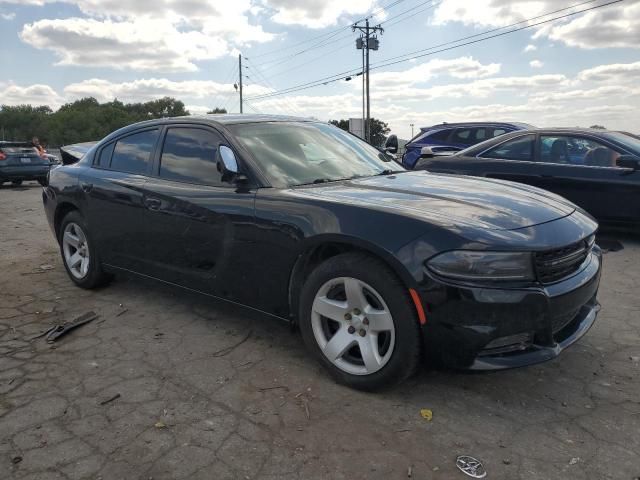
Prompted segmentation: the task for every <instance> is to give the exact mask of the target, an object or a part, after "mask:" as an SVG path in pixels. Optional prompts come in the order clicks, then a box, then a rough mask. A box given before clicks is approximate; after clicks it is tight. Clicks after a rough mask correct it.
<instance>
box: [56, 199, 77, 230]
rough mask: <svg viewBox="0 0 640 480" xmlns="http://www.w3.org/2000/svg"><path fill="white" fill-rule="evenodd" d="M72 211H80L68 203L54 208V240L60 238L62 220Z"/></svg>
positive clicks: (65, 202)
mask: <svg viewBox="0 0 640 480" xmlns="http://www.w3.org/2000/svg"><path fill="white" fill-rule="evenodd" d="M74 210H76V211H80V209H79V208H78V206H77V205H75V204H74V203H72V202H69V201H64V202H62V203H60V204H59V205H58V206H57V207H56V211H55V213H54V216H53V226H54V229H55V234H56V239H58V238H59V237H60V226H61V224H62V219H63V218H64V217H66V216H67V214H68V213H69V212H72V211H74Z"/></svg>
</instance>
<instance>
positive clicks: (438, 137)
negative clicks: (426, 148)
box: [429, 130, 451, 142]
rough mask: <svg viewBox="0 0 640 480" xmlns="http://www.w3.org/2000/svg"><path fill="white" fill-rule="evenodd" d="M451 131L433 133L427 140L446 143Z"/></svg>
mask: <svg viewBox="0 0 640 480" xmlns="http://www.w3.org/2000/svg"><path fill="white" fill-rule="evenodd" d="M450 133H451V130H440V131H439V132H435V133H433V134H431V135H429V140H435V141H437V142H446V141H447V139H448V138H449V134H450Z"/></svg>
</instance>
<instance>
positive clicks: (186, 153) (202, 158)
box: [160, 128, 228, 186]
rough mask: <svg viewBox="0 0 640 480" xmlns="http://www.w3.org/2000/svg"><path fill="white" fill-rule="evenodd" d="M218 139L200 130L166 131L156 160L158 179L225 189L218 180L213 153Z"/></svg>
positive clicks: (218, 175)
mask: <svg viewBox="0 0 640 480" xmlns="http://www.w3.org/2000/svg"><path fill="white" fill-rule="evenodd" d="M221 140H222V137H221V136H220V135H218V134H216V133H214V132H212V131H211V130H205V129H202V128H170V129H169V130H168V131H167V135H166V137H165V140H164V146H163V148H162V156H161V158H160V177H161V178H165V179H167V180H174V181H177V182H186V183H195V184H202V185H214V186H228V184H225V183H224V182H222V180H221V175H220V172H218V168H217V164H216V153H217V150H218V145H219V144H220V141H221Z"/></svg>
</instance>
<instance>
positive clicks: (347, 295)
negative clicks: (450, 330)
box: [299, 253, 422, 391]
mask: <svg viewBox="0 0 640 480" xmlns="http://www.w3.org/2000/svg"><path fill="white" fill-rule="evenodd" d="M320 311H322V313H320ZM325 314H326V315H327V316H325ZM299 319H300V322H299V323H300V331H301V333H302V338H303V340H304V342H305V344H306V346H307V348H308V349H309V350H310V351H311V352H312V353H313V354H314V355H315V357H316V358H317V360H318V361H319V362H320V363H321V364H322V365H323V366H324V367H325V368H326V369H327V370H328V371H329V373H330V374H331V376H332V377H333V378H334V379H335V380H336V381H337V382H339V383H342V384H344V385H347V386H349V387H352V388H356V389H359V390H367V391H372V390H379V389H381V388H384V387H389V386H392V385H395V384H398V383H400V382H402V381H403V380H405V379H406V378H408V377H409V376H411V375H412V374H413V373H414V372H415V369H416V367H417V365H418V363H419V361H420V354H421V344H422V342H421V338H420V326H419V323H418V318H417V314H416V310H415V306H414V305H413V303H412V301H411V297H410V295H409V292H408V291H407V288H406V287H405V286H404V285H403V284H402V282H401V281H400V279H399V278H398V277H397V276H396V275H395V273H394V272H393V271H392V270H391V269H390V268H389V267H388V266H386V265H385V264H384V263H383V262H381V261H380V260H378V259H376V258H374V257H371V256H369V255H366V254H363V253H345V254H341V255H337V256H335V257H332V258H330V259H329V260H327V261H326V262H324V263H322V264H321V265H320V266H318V267H317V268H316V269H315V270H314V271H313V272H312V273H311V275H309V277H308V278H307V281H306V282H305V284H304V286H303V287H302V294H301V301H300V312H299Z"/></svg>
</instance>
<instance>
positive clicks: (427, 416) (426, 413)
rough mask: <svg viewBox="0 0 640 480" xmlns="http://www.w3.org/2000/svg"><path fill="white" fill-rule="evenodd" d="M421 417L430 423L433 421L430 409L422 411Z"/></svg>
mask: <svg viewBox="0 0 640 480" xmlns="http://www.w3.org/2000/svg"><path fill="white" fill-rule="evenodd" d="M420 416H421V417H422V418H424V419H425V420H427V421H428V422H430V421H431V420H432V419H433V411H432V410H431V409H429V408H423V409H421V410H420Z"/></svg>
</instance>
